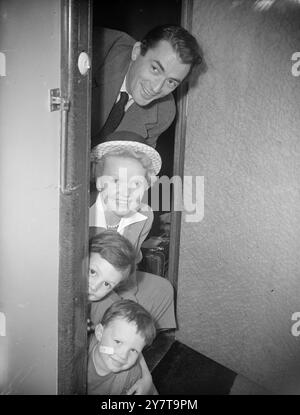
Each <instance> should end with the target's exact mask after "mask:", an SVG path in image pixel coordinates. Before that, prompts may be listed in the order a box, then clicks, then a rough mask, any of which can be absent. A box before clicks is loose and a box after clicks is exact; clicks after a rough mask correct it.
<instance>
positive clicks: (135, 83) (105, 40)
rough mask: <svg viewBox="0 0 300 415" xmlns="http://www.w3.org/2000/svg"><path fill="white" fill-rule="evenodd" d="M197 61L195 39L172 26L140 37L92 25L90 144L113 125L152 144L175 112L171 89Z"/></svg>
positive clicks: (102, 135)
mask: <svg viewBox="0 0 300 415" xmlns="http://www.w3.org/2000/svg"><path fill="white" fill-rule="evenodd" d="M201 62H202V51H201V48H200V46H199V44H198V42H197V40H196V39H195V38H194V37H193V36H192V35H191V34H190V33H189V32H188V31H187V30H185V29H184V28H182V27H181V26H178V25H163V26H158V27H155V28H154V29H152V30H151V31H150V32H148V34H147V35H146V36H145V37H144V39H142V41H140V42H136V41H135V40H134V39H133V38H132V37H130V36H129V35H127V34H126V33H123V32H119V31H116V30H112V29H105V28H95V29H94V33H93V65H92V74H93V85H92V126H91V135H92V147H94V146H96V145H97V144H99V143H101V142H102V140H103V139H104V138H105V137H106V136H107V135H108V134H110V133H111V132H113V131H115V130H125V131H126V130H127V131H132V132H135V133H137V134H139V135H141V136H143V137H144V138H145V139H146V140H147V144H149V145H151V146H153V147H155V146H156V141H157V138H158V137H159V135H160V134H161V133H162V132H163V131H165V130H166V129H167V128H168V127H169V126H170V124H171V123H172V121H173V120H174V118H175V115H176V107H175V102H174V98H173V95H172V92H173V91H174V90H175V89H176V88H177V87H178V85H180V84H181V82H182V81H183V80H185V79H186V78H187V77H189V76H190V74H191V73H192V72H193V70H194V69H195V68H196V67H198V66H199V65H200V64H201ZM120 107H121V109H120Z"/></svg>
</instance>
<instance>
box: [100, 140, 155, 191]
mask: <svg viewBox="0 0 300 415" xmlns="http://www.w3.org/2000/svg"><path fill="white" fill-rule="evenodd" d="M110 156H119V157H127V158H132V159H135V160H138V161H139V162H140V163H141V165H142V166H143V167H144V169H145V170H146V173H145V179H146V180H147V183H148V186H149V187H151V186H152V185H153V184H154V183H155V182H156V180H157V176H156V174H155V171H154V168H153V165H152V161H151V160H150V158H149V157H148V156H147V155H146V154H145V153H143V152H141V151H135V150H132V149H130V148H125V149H113V150H111V151H109V152H107V153H106V154H104V156H102V157H101V158H100V159H98V160H97V161H94V162H93V164H94V166H93V168H92V171H93V173H94V178H95V179H97V177H101V176H102V175H103V170H104V165H105V160H106V158H107V157H110Z"/></svg>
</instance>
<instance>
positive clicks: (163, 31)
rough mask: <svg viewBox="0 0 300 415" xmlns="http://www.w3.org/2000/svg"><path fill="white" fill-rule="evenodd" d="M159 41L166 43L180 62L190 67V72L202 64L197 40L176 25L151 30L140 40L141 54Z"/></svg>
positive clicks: (201, 54)
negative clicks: (176, 54)
mask: <svg viewBox="0 0 300 415" xmlns="http://www.w3.org/2000/svg"><path fill="white" fill-rule="evenodd" d="M161 40H166V41H168V42H169V43H170V44H171V45H172V47H173V49H174V50H175V51H176V53H178V56H179V57H180V59H181V61H182V62H183V63H185V64H190V65H191V70H192V69H193V68H194V67H195V66H199V65H200V64H201V63H202V61H203V51H202V50H201V48H200V45H199V44H198V42H197V40H196V39H195V37H194V36H193V35H191V34H190V33H189V32H188V31H187V30H186V29H184V28H183V27H181V26H178V25H162V26H156V27H154V28H153V29H151V30H150V31H149V32H148V33H147V34H146V35H145V37H144V38H143V39H142V40H141V54H142V55H145V53H146V52H147V50H148V49H151V48H154V47H155V45H156V44H157V43H158V42H159V41H161ZM190 72H191V71H190Z"/></svg>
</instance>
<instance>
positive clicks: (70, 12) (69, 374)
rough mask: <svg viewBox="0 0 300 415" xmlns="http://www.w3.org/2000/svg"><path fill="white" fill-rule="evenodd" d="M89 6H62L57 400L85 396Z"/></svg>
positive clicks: (76, 2)
mask: <svg viewBox="0 0 300 415" xmlns="http://www.w3.org/2000/svg"><path fill="white" fill-rule="evenodd" d="M91 36H92V1H91V0H62V1H61V85H60V94H61V98H62V100H63V103H65V105H66V107H65V108H63V103H61V107H62V108H61V111H60V112H61V151H60V152H61V160H60V169H61V172H60V176H61V180H60V221H59V225H60V227H59V229H60V231H59V234H60V236H59V243H60V256H59V295H58V387H57V391H58V394H59V395H66V394H68V395H70V394H72V395H74V394H85V393H86V372H87V324H86V322H87V315H88V310H87V308H88V298H87V275H88V208H89V182H90V162H89V159H90V113H91V73H90V72H91V71H90V70H88V71H87V73H86V74H81V73H80V71H79V68H78V56H79V54H80V53H81V52H83V51H85V52H86V53H87V54H88V55H89V57H90V59H92V56H91V53H92V39H91Z"/></svg>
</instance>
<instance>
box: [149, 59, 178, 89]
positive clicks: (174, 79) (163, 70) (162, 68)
mask: <svg viewBox="0 0 300 415" xmlns="http://www.w3.org/2000/svg"><path fill="white" fill-rule="evenodd" d="M153 62H154V63H156V64H157V65H158V66H159V67H160V69H161V71H162V72H165V68H164V67H163V66H162V64H161V63H160V62H159V61H157V60H154V61H153ZM170 79H172V80H173V81H176V82H178V83H179V84H180V80H179V79H177V78H170Z"/></svg>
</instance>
